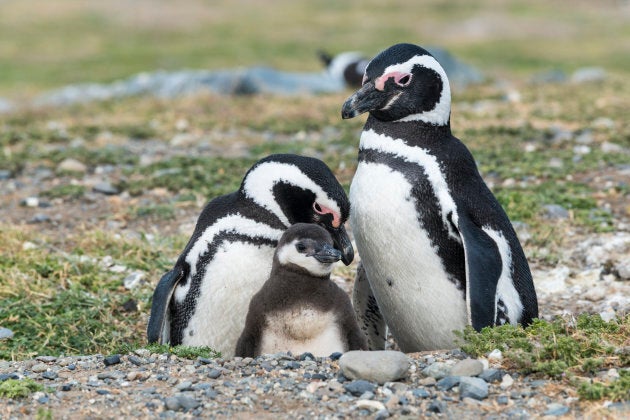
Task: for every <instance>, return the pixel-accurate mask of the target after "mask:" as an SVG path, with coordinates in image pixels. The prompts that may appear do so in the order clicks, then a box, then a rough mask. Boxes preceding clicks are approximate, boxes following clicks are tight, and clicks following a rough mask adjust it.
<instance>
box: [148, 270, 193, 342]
mask: <svg viewBox="0 0 630 420" xmlns="http://www.w3.org/2000/svg"><path fill="white" fill-rule="evenodd" d="M183 277H184V270H183V269H182V267H180V266H179V265H176V266H175V268H173V269H172V270H171V271H169V272H167V273H166V274H164V275H163V276H162V278H161V279H160V282H159V283H158V285H157V287H156V288H155V291H154V292H153V300H152V302H151V316H150V317H149V325H148V327H147V339H148V341H149V343H158V344H167V343H169V342H170V325H169V320H168V308H169V306H170V303H171V298H172V297H173V292H174V291H175V287H176V286H177V284H178V283H179V282H180V280H181V279H182V278H183Z"/></svg>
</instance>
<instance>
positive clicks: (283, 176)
mask: <svg viewBox="0 0 630 420" xmlns="http://www.w3.org/2000/svg"><path fill="white" fill-rule="evenodd" d="M283 181H284V182H286V183H288V184H291V185H295V186H297V187H300V188H303V189H305V190H310V191H312V192H313V193H314V194H315V197H316V200H317V202H319V203H320V204H322V205H324V206H326V207H328V208H330V209H332V210H333V211H335V212H336V213H337V214H341V210H340V209H339V205H338V204H337V202H336V201H335V200H332V199H331V198H330V197H329V196H328V194H327V193H326V192H325V191H324V190H323V189H322V187H320V186H319V185H317V184H316V183H315V182H314V181H313V180H312V179H311V178H309V177H308V176H306V174H305V173H304V172H302V171H301V170H300V169H299V168H298V167H297V166H295V165H291V164H288V163H280V162H264V163H261V164H260V165H258V166H256V167H255V168H254V169H253V170H252V171H251V172H250V173H249V174H248V175H247V178H245V182H244V186H243V191H244V193H245V195H246V196H247V197H249V198H251V199H252V200H254V201H255V202H256V203H257V204H259V205H260V206H262V207H264V208H266V209H267V210H269V211H271V212H272V213H273V214H275V215H276V216H278V218H279V219H280V220H281V221H282V223H284V225H285V226H286V227H289V226H290V225H291V222H290V221H289V219H288V218H287V216H286V215H285V214H284V212H283V211H282V208H281V207H280V204H278V202H277V201H276V198H275V197H274V195H273V187H274V185H276V184H277V183H279V182H283Z"/></svg>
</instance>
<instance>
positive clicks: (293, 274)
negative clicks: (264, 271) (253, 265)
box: [235, 223, 367, 357]
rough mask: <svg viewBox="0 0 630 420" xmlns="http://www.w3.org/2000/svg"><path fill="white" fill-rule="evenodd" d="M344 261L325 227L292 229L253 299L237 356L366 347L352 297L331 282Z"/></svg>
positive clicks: (319, 353) (317, 353)
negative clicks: (338, 263)
mask: <svg viewBox="0 0 630 420" xmlns="http://www.w3.org/2000/svg"><path fill="white" fill-rule="evenodd" d="M340 259H341V252H340V251H339V250H337V249H335V248H334V247H333V241H332V238H331V237H330V234H329V233H328V232H327V231H326V230H325V229H323V228H322V227H320V226H317V225H314V224H310V223H309V224H307V223H297V224H295V225H293V226H291V227H290V228H289V229H287V230H286V231H285V232H284V234H283V235H282V237H281V238H280V240H279V241H278V248H277V249H276V253H275V254H274V258H273V266H272V268H271V274H270V275H269V280H267V281H266V282H265V284H264V285H263V286H262V288H261V289H260V290H259V291H258V293H256V294H255V295H254V297H253V298H252V300H251V303H250V305H249V311H248V313H247V318H246V321H245V328H244V329H243V332H242V334H241V337H240V338H239V340H238V342H237V345H236V351H235V354H236V356H240V357H256V356H259V355H261V354H267V353H279V352H287V351H290V352H292V353H293V354H302V353H305V352H309V353H312V354H314V355H315V356H329V355H331V354H332V353H336V352H339V353H344V352H346V351H348V350H366V349H367V344H366V340H365V336H364V335H363V334H362V333H361V330H359V326H358V325H357V320H356V319H355V316H354V311H353V309H352V304H351V303H350V298H349V296H348V295H347V294H346V292H344V291H343V290H342V289H341V288H340V287H339V286H337V285H336V284H335V283H334V282H333V281H331V280H330V272H331V271H332V266H333V264H334V263H335V262H337V261H339V260H340Z"/></svg>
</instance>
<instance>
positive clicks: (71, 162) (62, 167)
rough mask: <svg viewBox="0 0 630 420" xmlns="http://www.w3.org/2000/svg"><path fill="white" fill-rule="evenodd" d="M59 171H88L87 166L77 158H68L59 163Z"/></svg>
mask: <svg viewBox="0 0 630 420" xmlns="http://www.w3.org/2000/svg"><path fill="white" fill-rule="evenodd" d="M57 171H58V172H79V173H85V171H87V166H85V165H84V164H83V163H81V162H79V161H78V160H76V159H72V158H66V159H64V160H62V161H61V162H60V163H59V165H57Z"/></svg>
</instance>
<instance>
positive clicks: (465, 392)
mask: <svg viewBox="0 0 630 420" xmlns="http://www.w3.org/2000/svg"><path fill="white" fill-rule="evenodd" d="M459 396H460V398H474V399H476V400H483V399H485V398H486V397H488V383H487V382H486V381H484V380H483V379H480V378H474V377H468V376H463V377H462V378H461V379H460V382H459Z"/></svg>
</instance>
